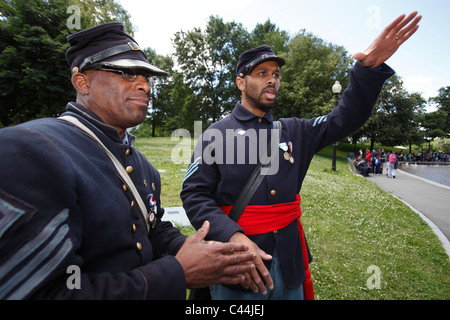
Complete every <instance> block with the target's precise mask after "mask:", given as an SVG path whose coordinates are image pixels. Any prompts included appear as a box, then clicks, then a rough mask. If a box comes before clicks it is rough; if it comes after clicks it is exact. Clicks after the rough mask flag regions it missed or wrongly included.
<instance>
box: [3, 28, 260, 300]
mask: <svg viewBox="0 0 450 320" xmlns="http://www.w3.org/2000/svg"><path fill="white" fill-rule="evenodd" d="M68 40H69V43H70V47H69V49H68V51H67V54H66V57H67V60H68V62H69V65H70V67H71V70H72V84H73V86H74V88H75V90H76V91H77V99H76V102H70V103H69V104H68V105H67V107H66V112H65V113H63V115H62V116H61V117H59V118H48V119H38V120H33V121H30V122H27V123H23V124H20V125H17V126H14V127H10V128H4V129H2V130H0V149H1V150H2V157H1V159H0V165H1V169H0V299H30V298H35V299H75V298H79V299H185V297H186V288H187V287H189V288H196V287H203V286H205V285H210V284H216V283H223V284H238V283H242V282H243V281H244V280H245V277H244V275H243V274H244V273H247V272H250V271H252V270H254V269H255V266H254V264H253V260H254V259H255V258H256V256H255V255H254V254H252V253H248V252H247V250H248V248H247V247H246V246H245V245H241V244H228V243H226V244H225V243H219V242H205V241H203V239H204V238H205V236H206V234H207V233H208V231H209V223H208V222H205V223H204V224H203V227H202V228H200V230H199V231H198V232H197V233H196V234H194V235H193V236H191V237H188V238H187V237H185V236H183V235H182V234H180V232H179V231H178V229H176V228H174V227H173V226H172V224H171V223H170V222H163V221H161V217H162V215H163V213H164V209H163V208H162V207H161V201H160V193H161V182H160V177H159V174H158V171H157V170H156V169H155V168H154V167H153V166H152V165H151V164H150V163H148V161H147V159H146V158H145V156H144V155H143V154H141V153H140V152H139V151H137V150H136V149H135V148H134V147H133V141H134V139H135V137H134V136H132V135H131V134H129V133H128V132H126V129H127V128H130V127H133V126H136V125H137V124H139V123H141V122H142V121H144V119H145V117H146V114H147V108H148V104H149V101H150V85H149V80H150V78H151V77H152V76H164V75H166V72H164V71H163V70H160V69H158V68H157V67H155V66H152V65H151V64H149V63H148V61H147V59H146V56H145V54H144V53H143V52H142V51H141V50H140V48H139V46H138V45H137V44H136V42H135V41H134V39H133V38H132V37H130V36H129V35H127V34H126V33H125V32H124V28H123V25H122V24H121V23H107V24H103V25H100V26H96V27H93V28H90V29H87V30H83V31H80V32H77V33H75V34H73V35H70V36H69V37H68Z"/></svg>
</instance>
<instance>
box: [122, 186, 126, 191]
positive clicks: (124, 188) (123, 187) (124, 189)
mask: <svg viewBox="0 0 450 320" xmlns="http://www.w3.org/2000/svg"><path fill="white" fill-rule="evenodd" d="M122 189H123V191H124V192H127V186H126V184H123V186H122Z"/></svg>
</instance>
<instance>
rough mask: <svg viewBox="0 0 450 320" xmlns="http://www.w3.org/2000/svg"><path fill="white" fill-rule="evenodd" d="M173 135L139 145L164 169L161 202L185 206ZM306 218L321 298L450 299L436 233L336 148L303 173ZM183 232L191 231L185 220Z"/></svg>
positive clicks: (448, 266) (447, 264) (449, 270)
mask: <svg viewBox="0 0 450 320" xmlns="http://www.w3.org/2000/svg"><path fill="white" fill-rule="evenodd" d="M178 144H179V142H178V141H171V139H170V138H140V139H138V140H137V141H136V147H137V149H138V150H140V151H141V152H143V153H144V154H145V155H146V157H147V158H148V159H149V161H150V162H151V163H152V164H153V165H154V166H155V167H156V168H157V169H160V170H165V172H163V173H161V181H162V202H163V203H162V204H163V206H165V207H170V206H181V205H182V203H181V200H180V198H179V193H180V191H181V182H182V180H183V178H184V172H183V171H182V170H181V169H186V168H187V164H175V163H174V162H173V161H172V159H171V155H172V150H174V147H176V146H177V145H178ZM300 194H301V197H302V211H303V215H302V223H303V226H304V229H305V233H306V237H307V240H308V244H309V247H310V249H311V253H312V255H313V257H314V261H313V262H312V263H311V272H312V277H313V281H314V286H315V296H316V299H321V300H355V299H356V300H366V299H367V300H374V299H387V300H413V299H424V300H428V299H432V300H448V299H450V261H449V258H448V256H447V255H446V253H445V251H444V249H443V247H442V245H441V243H440V242H439V240H438V238H437V237H436V236H435V234H434V233H433V232H432V230H431V228H430V227H429V226H428V225H427V224H426V223H424V222H423V220H422V219H421V218H420V217H419V216H418V215H417V214H416V213H414V212H413V211H412V210H411V209H409V208H408V207H407V206H406V205H405V204H403V203H402V202H401V201H399V200H397V199H395V198H394V197H392V196H391V195H389V194H388V193H386V192H384V191H383V190H381V189H380V188H379V187H378V186H376V185H375V184H374V183H372V182H370V181H367V180H366V179H365V178H362V177H357V176H354V175H353V174H352V173H351V172H350V171H349V169H348V165H347V161H346V154H344V153H338V161H337V172H332V171H331V150H330V149H329V148H328V149H325V150H323V151H321V152H320V153H319V154H318V155H316V156H315V157H314V159H313V161H312V163H311V167H310V169H309V171H308V174H307V176H306V178H305V180H304V183H303V187H302V190H301V192H300ZM182 231H183V232H184V233H185V234H190V233H192V232H193V230H192V228H184V229H183V230H182Z"/></svg>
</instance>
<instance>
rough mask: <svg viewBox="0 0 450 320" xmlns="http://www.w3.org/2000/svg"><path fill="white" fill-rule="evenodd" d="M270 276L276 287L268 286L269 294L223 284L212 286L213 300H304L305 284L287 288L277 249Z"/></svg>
mask: <svg viewBox="0 0 450 320" xmlns="http://www.w3.org/2000/svg"><path fill="white" fill-rule="evenodd" d="M270 276H271V277H272V280H273V284H274V289H273V290H269V288H267V294H266V295H263V294H262V293H260V292H258V293H254V292H253V291H239V290H234V289H230V288H229V287H226V286H223V285H215V286H211V287H210V290H211V297H212V300H303V299H304V296H303V284H301V285H300V286H299V287H297V288H295V289H289V288H286V287H285V285H284V280H283V275H282V274H281V267H280V261H279V259H278V254H277V250H275V252H274V253H273V256H272V265H271V267H270Z"/></svg>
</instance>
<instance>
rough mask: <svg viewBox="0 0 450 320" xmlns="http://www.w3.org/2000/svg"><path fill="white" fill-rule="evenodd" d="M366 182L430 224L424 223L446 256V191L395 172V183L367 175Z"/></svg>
mask: <svg viewBox="0 0 450 320" xmlns="http://www.w3.org/2000/svg"><path fill="white" fill-rule="evenodd" d="M383 171H384V170H383ZM367 179H368V180H369V181H372V182H374V183H376V184H377V185H378V186H379V187H380V188H381V189H383V190H385V191H387V192H389V193H391V194H393V195H394V196H396V197H397V198H399V199H400V200H402V201H403V202H406V204H408V205H409V206H410V207H412V209H413V210H414V209H415V211H416V212H417V211H418V213H419V214H421V215H424V216H425V217H426V218H425V219H424V220H426V221H427V218H428V219H429V220H431V223H430V222H429V221H427V222H428V224H429V225H430V226H431V228H433V229H434V230H433V231H434V232H435V233H436V234H437V236H438V237H439V238H440V240H441V241H442V243H443V245H444V248H445V249H446V251H447V253H448V254H449V255H450V242H449V239H450V187H447V186H444V185H442V184H438V183H435V182H432V181H430V180H427V179H423V178H420V177H417V176H415V175H412V174H410V173H407V172H405V171H402V170H396V178H395V179H393V178H388V177H387V176H386V175H385V174H382V175H370V177H368V178H367ZM436 229H437V230H436Z"/></svg>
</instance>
